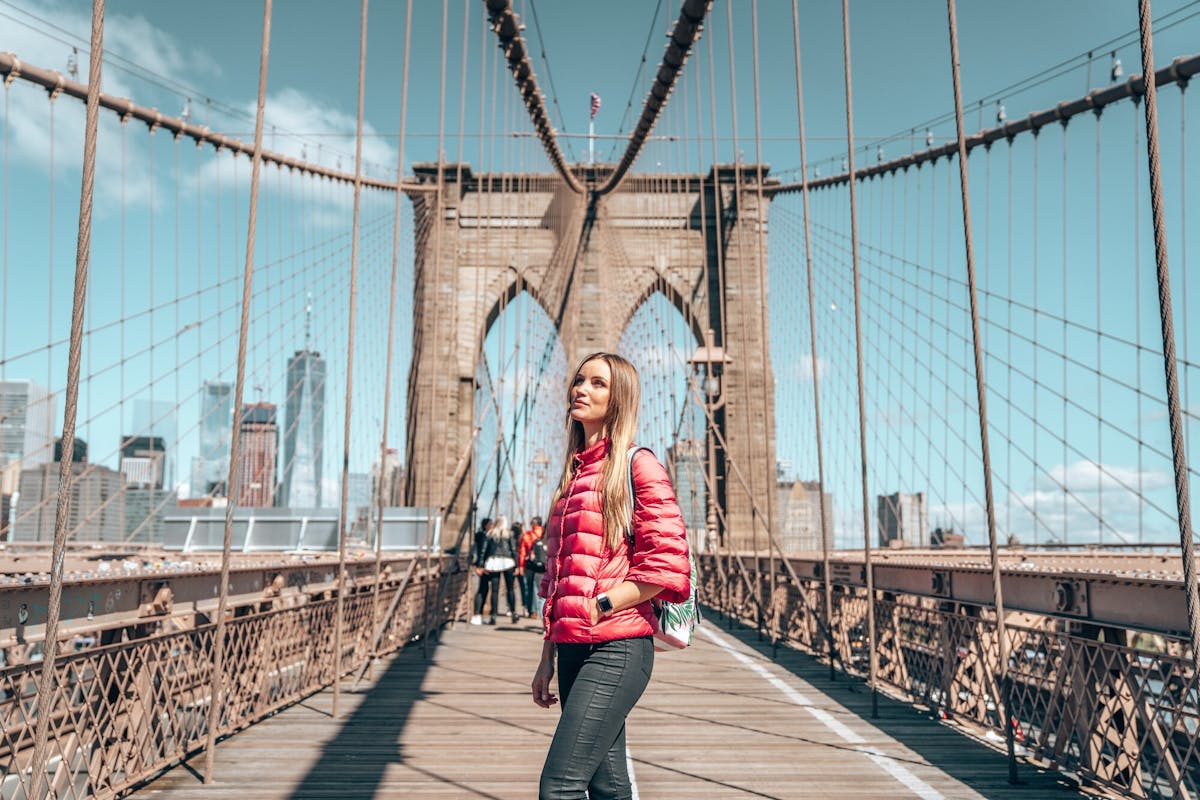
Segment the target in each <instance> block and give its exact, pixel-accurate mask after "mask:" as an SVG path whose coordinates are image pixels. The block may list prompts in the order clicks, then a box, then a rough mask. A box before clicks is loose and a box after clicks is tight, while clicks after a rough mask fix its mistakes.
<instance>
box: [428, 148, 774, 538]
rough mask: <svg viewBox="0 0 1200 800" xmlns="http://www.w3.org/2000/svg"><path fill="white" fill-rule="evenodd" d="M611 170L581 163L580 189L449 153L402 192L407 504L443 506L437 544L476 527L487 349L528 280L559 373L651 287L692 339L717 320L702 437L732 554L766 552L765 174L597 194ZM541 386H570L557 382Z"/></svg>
mask: <svg viewBox="0 0 1200 800" xmlns="http://www.w3.org/2000/svg"><path fill="white" fill-rule="evenodd" d="M610 170H611V165H595V166H580V167H578V168H577V172H576V174H577V176H578V177H579V179H580V183H582V184H583V185H584V186H586V187H587V188H588V193H587V194H586V195H583V194H576V193H574V192H572V191H571V190H570V189H569V188H568V187H567V186H566V185H565V183H564V182H563V181H562V180H561V179H560V178H559V177H558V176H556V175H550V174H545V175H534V174H515V175H514V174H505V175H500V174H484V175H476V174H474V173H473V172H472V171H471V168H470V167H469V166H468V165H465V164H443V165H442V166H441V190H440V192H439V191H438V188H437V187H438V183H439V182H438V166H437V165H435V164H417V165H414V173H415V176H416V179H417V181H416V185H415V186H410V187H408V188H407V192H408V194H409V197H410V198H411V199H412V203H413V213H414V223H415V231H416V236H415V249H416V254H415V275H416V283H415V291H414V297H413V361H412V366H411V371H410V373H409V376H408V409H409V414H408V422H407V430H408V437H407V441H408V451H407V454H406V465H407V466H408V470H407V487H406V492H407V502H408V503H409V504H410V505H417V506H433V507H444V509H445V519H444V522H443V528H442V531H443V534H442V545H443V546H447V547H448V546H451V545H453V544H454V543H455V542H456V541H457V540H458V539H459V536H460V534H464V533H465V534H467V535H469V527H470V525H471V515H470V511H471V509H470V502H471V486H470V475H471V470H470V459H471V455H472V447H471V444H472V435H473V424H474V422H473V420H474V418H475V416H476V410H475V408H474V403H475V388H476V367H477V364H478V359H479V356H480V353H481V349H482V347H483V343H484V340H485V338H486V336H487V333H488V331H489V330H490V329H491V326H492V325H493V324H494V323H495V321H496V320H497V318H498V317H499V315H500V312H501V311H502V310H503V308H504V305H505V304H506V303H507V302H508V301H509V300H511V299H512V298H514V297H516V295H517V294H519V293H520V292H521V291H526V292H528V294H529V295H530V296H531V297H532V298H533V299H534V300H535V301H536V302H537V303H538V304H539V305H540V306H541V307H542V308H543V309H544V310H545V312H546V314H547V315H548V316H549V317H550V319H551V320H552V321H553V322H554V324H555V327H556V328H557V330H558V335H559V338H560V341H561V343H562V345H563V349H564V351H565V352H566V356H567V363H568V369H573V368H574V366H575V365H576V364H577V363H578V361H579V359H580V358H582V357H583V356H585V355H587V354H588V353H591V352H595V351H597V350H616V349H617V345H618V342H619V340H620V338H621V335H622V333H623V331H624V330H625V328H626V326H627V325H628V324H629V322H630V320H631V319H632V318H633V315H634V314H635V313H636V312H637V310H638V309H639V308H640V307H641V306H642V304H643V303H645V302H646V301H647V300H648V299H649V298H650V297H651V296H653V295H654V294H655V293H659V294H662V295H663V296H664V297H665V298H666V299H667V300H668V301H669V302H670V303H671V305H673V306H674V307H675V308H676V309H678V311H679V312H680V314H682V316H683V318H684V319H685V320H686V321H687V323H688V325H689V327H690V328H691V329H692V332H693V335H694V337H695V342H696V345H697V346H701V345H703V344H704V341H705V340H704V336H705V330H706V329H707V328H711V329H712V330H713V331H714V343H715V344H717V345H721V346H723V347H724V349H725V352H726V355H727V356H728V358H729V362H728V363H727V364H726V365H725V368H724V375H723V380H722V383H723V393H722V399H723V403H722V404H721V405H720V406H719V408H717V409H716V410H715V412H714V418H715V420H716V423H717V426H718V428H719V429H720V431H721V437H720V439H721V440H723V441H718V440H716V439H715V438H714V441H713V442H712V443H711V445H712V446H711V447H710V448H708V452H711V453H714V454H715V459H714V464H713V468H712V470H711V473H713V474H715V478H716V482H717V501H718V505H719V506H720V507H721V508H722V509H724V511H725V520H726V521H727V525H726V524H721V525H720V528H721V533H720V535H721V536H722V537H723V540H724V541H725V542H726V543H727V544H729V545H731V546H733V547H735V548H737V549H750V548H751V547H753V546H755V545H757V547H758V548H759V549H763V550H765V549H766V547H767V542H766V538H765V535H766V524H765V520H763V519H759V520H758V524H757V532H755V520H754V516H755V512H754V508H755V507H757V509H758V514H759V515H766V514H767V513H769V509H770V507H771V504H770V503H769V499H770V496H771V494H772V491H773V488H774V484H775V470H774V464H775V426H774V377H773V374H772V370H771V361H770V355H769V344H768V342H767V340H766V336H767V330H768V327H767V307H766V288H767V287H766V274H767V269H766V257H767V248H766V244H767V241H766V235H767V231H766V212H767V209H768V207H769V197H770V191H769V189H770V187H771V185H773V184H774V181H765V183H764V186H763V187H762V188H763V189H764V190H766V191H764V192H761V193H760V191H759V187H758V186H756V180H757V176H758V171H757V168H756V167H755V166H754V165H741V167H740V169H739V170H737V171H736V172H735V169H734V167H733V166H731V165H720V166H718V167H717V168H715V169H712V170H710V171H709V172H708V173H707V174H706V175H703V176H702V175H695V174H692V175H676V174H672V175H645V174H637V175H631V176H629V177H627V178H626V180H625V181H624V182H623V183H622V184H621V186H620V187H619V188H618V189H617V190H616V191H614V192H612V193H610V194H607V195H600V194H598V193H597V192H596V188H597V187H599V186H602V185H603V184H604V183H605V181H606V179H607V177H608V174H609V171H610ZM766 171H767V168H766V167H765V166H764V167H763V168H762V175H763V176H765V175H766ZM439 194H440V201H439ZM760 194H761V195H762V201H763V202H762V205H761V206H760V205H759V202H758V200H759V195H760ZM718 197H719V203H718ZM718 222H720V228H719V229H718ZM721 298H724V302H723V303H722V302H720V299H721ZM537 391H544V392H562V393H563V394H564V396H565V391H566V387H565V386H558V385H555V386H546V387H539V388H538V389H537ZM689 401H690V400H689ZM710 436H711V434H710ZM658 455H659V457H660V458H664V459H665V455H666V454H664V453H659V454H658ZM734 465H736V468H735V466H734ZM743 484H744V485H743ZM464 541H467V540H464Z"/></svg>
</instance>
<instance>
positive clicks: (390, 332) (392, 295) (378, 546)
mask: <svg viewBox="0 0 1200 800" xmlns="http://www.w3.org/2000/svg"><path fill="white" fill-rule="evenodd" d="M411 34H412V0H408V3H407V10H406V11H405V14H404V69H403V72H402V73H401V75H402V77H401V79H400V144H399V147H398V151H397V154H396V211H395V214H394V216H393V217H392V282H391V287H392V289H391V292H389V293H388V324H387V364H386V366H385V367H384V371H383V427H382V430H381V432H380V435H379V492H378V494H379V497H378V502H379V507H378V508H377V509H376V511H377V513H378V516H376V518H375V609H374V612H373V613H372V614H371V619H372V620H374V624H375V626H376V627H375V635H374V636H373V637H372V644H371V649H372V650H373V651H374V652H373V653H372V655H373V656H375V657H378V655H379V642H380V639H381V634H382V633H383V631H384V629H385V626H386V624H387V622H386V620H380V619H379V588H380V587H379V571H380V567H379V564H380V561H381V560H382V556H383V506H384V500H383V476H384V471H385V469H386V467H387V451H388V446H387V440H388V416H389V413H388V412H389V411H390V410H391V406H392V355H393V350H394V345H395V341H394V339H395V336H396V282H397V280H396V278H397V273H398V272H399V264H400V207H401V206H402V205H403V203H404V192H402V191H401V190H400V184H401V183H402V182H403V180H404V129H405V124H406V122H407V120H408V63H409V49H408V48H409V43H410V42H411V41H412V36H411ZM413 558H414V559H415V558H416V556H415V555H414V556H413Z"/></svg>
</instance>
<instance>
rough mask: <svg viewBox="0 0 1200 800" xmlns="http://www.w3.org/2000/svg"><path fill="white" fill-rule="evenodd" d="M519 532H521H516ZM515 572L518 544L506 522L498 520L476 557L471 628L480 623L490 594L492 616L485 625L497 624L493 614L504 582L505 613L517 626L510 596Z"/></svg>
mask: <svg viewBox="0 0 1200 800" xmlns="http://www.w3.org/2000/svg"><path fill="white" fill-rule="evenodd" d="M518 530H520V528H518ZM516 569H517V541H516V539H515V538H513V532H512V528H510V527H509V524H508V519H507V518H506V517H503V516H502V517H500V518H499V519H497V520H496V521H495V523H493V525H492V527H491V529H490V530H488V531H487V533H486V535H485V536H484V537H483V541H482V546H481V547H480V548H479V550H478V551H477V553H476V559H475V571H476V572H477V573H478V574H479V591H478V592H477V593H476V595H475V616H473V617H471V624H472V625H481V624H482V623H483V604H484V601H485V600H486V599H487V595H488V593H489V591H490V593H491V596H492V607H491V615H490V617H489V618H488V622H489V623H490V624H492V625H495V624H496V613H497V612H498V611H499V610H500V581H501V580H503V581H504V594H505V598H506V599H507V600H508V611H509V614H510V615H511V616H512V621H513V622H516V621H517V619H518V616H517V606H516V597H515V596H514V592H513V579H514V576H515V574H516Z"/></svg>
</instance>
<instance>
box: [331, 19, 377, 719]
mask: <svg viewBox="0 0 1200 800" xmlns="http://www.w3.org/2000/svg"><path fill="white" fill-rule="evenodd" d="M366 71H367V0H362V22H361V23H360V25H359V34H358V121H357V128H356V129H355V130H356V133H355V140H354V219H353V222H352V224H351V230H350V308H349V311H348V313H347V315H346V316H347V321H346V417H345V426H344V427H343V428H342V497H341V510H340V512H339V514H338V574H337V603H336V610H335V612H334V615H335V616H334V620H333V709H332V713H333V718H334V719H337V717H338V700H339V699H340V697H339V695H340V694H341V691H340V689H341V684H342V636H343V628H344V627H345V623H344V622H343V620H342V617H343V616H344V615H345V610H346V529H347V528H348V527H349V525H348V524H347V519H346V503H347V498H348V494H349V488H350V487H349V483H350V481H349V478H350V421H351V414H350V403H351V402H352V401H353V399H354V311H355V304H356V302H357V300H358V218H359V215H360V214H361V211H362V208H361V206H362V128H363V88H364V85H365V83H366ZM382 467H383V465H382V464H380V468H381V469H380V475H382V474H383V472H382Z"/></svg>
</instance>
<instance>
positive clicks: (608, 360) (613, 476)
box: [550, 353, 642, 550]
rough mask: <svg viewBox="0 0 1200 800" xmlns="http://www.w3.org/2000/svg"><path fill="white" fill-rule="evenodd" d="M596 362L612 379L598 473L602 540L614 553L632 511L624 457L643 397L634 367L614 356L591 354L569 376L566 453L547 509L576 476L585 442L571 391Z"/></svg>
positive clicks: (635, 427) (551, 506)
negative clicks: (574, 414)
mask: <svg viewBox="0 0 1200 800" xmlns="http://www.w3.org/2000/svg"><path fill="white" fill-rule="evenodd" d="M597 359H599V360H600V361H603V362H604V363H605V364H607V365H608V370H609V373H610V374H611V375H612V380H611V381H610V382H609V388H608V414H607V415H606V416H605V419H604V429H603V433H602V435H603V436H604V437H606V438H607V439H608V440H609V445H608V455H607V456H606V457H605V459H604V468H603V471H602V473H601V481H600V487H601V488H600V497H601V502H602V504H603V516H604V533H605V537H604V538H605V541H606V542H607V543H608V547H609V549H610V550H615V549H616V548H617V546H618V545H619V544H620V542H621V539H622V537H624V535H625V529H626V527H627V526H628V524H629V517H630V512H631V510H632V505H631V503H632V501H633V498H631V497H628V496H627V495H628V493H629V492H628V489H627V488H626V481H625V469H626V467H625V465H626V460H625V458H626V456H625V454H626V452H628V450H629V446H630V445H631V444H633V435H634V433H635V432H636V431H637V416H638V404H639V403H640V402H641V395H642V388H641V381H640V380H639V378H638V371H637V367H635V366H633V364H630V363H629V362H628V361H626V360H625V359H624V358H622V357H621V356H619V355H616V354H615V353H592V354H591V355H589V356H586V357H585V358H584V359H583V360H582V361H580V362H579V366H578V367H576V368H575V371H574V372H572V373H571V377H570V380H569V381H568V383H567V452H566V458H565V459H564V461H563V468H562V475H561V476H560V477H559V479H558V488H557V489H555V491H554V497H553V498H552V499H551V501H550V508H551V509H553V508H554V507H555V506H556V505H557V504H558V500H559V498H560V497H562V496H563V493H564V492H566V490H567V486H568V485H570V483H571V478H572V477H573V476H574V475H575V454H576V453H577V452H579V450H581V449H582V448H583V445H584V442H585V438H586V437H585V435H584V431H583V423H581V422H578V421H577V420H575V419H572V417H571V390H572V388H573V387H574V384H575V377H576V376H577V375H579V371H580V370H582V369H583V365H584V364H586V363H588V362H589V361H594V360H597Z"/></svg>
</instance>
